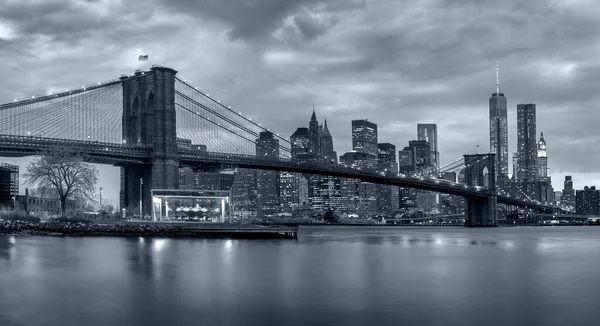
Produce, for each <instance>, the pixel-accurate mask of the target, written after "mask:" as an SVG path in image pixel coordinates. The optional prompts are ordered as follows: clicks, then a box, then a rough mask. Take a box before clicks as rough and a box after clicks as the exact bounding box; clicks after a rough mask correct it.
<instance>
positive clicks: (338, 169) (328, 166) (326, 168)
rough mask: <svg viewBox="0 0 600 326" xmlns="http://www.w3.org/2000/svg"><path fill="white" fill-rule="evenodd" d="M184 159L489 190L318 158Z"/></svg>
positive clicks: (183, 154) (206, 155)
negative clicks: (326, 161) (389, 173)
mask: <svg viewBox="0 0 600 326" xmlns="http://www.w3.org/2000/svg"><path fill="white" fill-rule="evenodd" d="M178 153H179V157H180V159H188V160H192V161H194V160H199V161H209V162H215V163H227V162H228V163H232V164H234V165H235V164H236V163H243V162H251V163H252V164H253V165H257V166H270V167H273V166H276V167H282V168H292V169H298V168H302V169H311V170H315V171H321V172H335V173H344V174H348V175H351V177H356V178H360V177H368V178H378V179H389V180H399V181H407V182H411V183H416V184H423V185H430V186H433V187H441V188H448V189H453V190H455V191H456V190H458V191H460V192H468V193H473V194H480V195H485V194H487V192H489V189H487V188H484V187H479V186H469V185H466V184H461V183H457V182H452V181H449V180H444V179H436V178H433V177H425V176H410V175H405V174H398V175H396V176H386V175H385V174H384V173H383V172H373V171H366V170H360V169H355V168H350V167H345V166H341V165H336V164H333V163H321V162H315V161H307V162H304V161H303V162H297V161H293V160H290V159H282V158H272V157H267V156H265V157H261V156H254V155H245V154H233V153H232V154H229V153H216V152H204V151H196V150H187V149H179V150H178Z"/></svg>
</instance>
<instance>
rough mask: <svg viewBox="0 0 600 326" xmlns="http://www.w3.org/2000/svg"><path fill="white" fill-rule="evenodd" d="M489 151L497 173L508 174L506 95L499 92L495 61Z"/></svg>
mask: <svg viewBox="0 0 600 326" xmlns="http://www.w3.org/2000/svg"><path fill="white" fill-rule="evenodd" d="M490 152H491V153H494V154H496V162H497V165H498V166H497V168H496V171H498V174H499V175H504V176H506V175H508V118H507V104H506V97H504V94H503V93H500V82H499V78H498V62H497V61H496V93H494V94H492V97H490Z"/></svg>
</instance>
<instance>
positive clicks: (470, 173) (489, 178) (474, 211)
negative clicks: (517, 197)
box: [464, 154, 498, 227]
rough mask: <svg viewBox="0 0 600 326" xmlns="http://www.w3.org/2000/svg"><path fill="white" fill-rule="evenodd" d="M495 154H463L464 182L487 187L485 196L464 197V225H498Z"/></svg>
mask: <svg viewBox="0 0 600 326" xmlns="http://www.w3.org/2000/svg"><path fill="white" fill-rule="evenodd" d="M495 156H496V154H473V155H464V159H465V184H467V185H470V186H480V187H485V188H487V189H489V191H490V193H489V195H487V196H469V197H466V198H465V203H466V207H465V212H466V218H465V226H466V227H490V226H498V217H497V212H498V209H497V206H498V201H497V194H496V157H495Z"/></svg>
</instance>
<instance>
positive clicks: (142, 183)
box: [140, 178, 144, 219]
mask: <svg viewBox="0 0 600 326" xmlns="http://www.w3.org/2000/svg"><path fill="white" fill-rule="evenodd" d="M142 185H144V179H143V178H140V219H141V218H142Z"/></svg>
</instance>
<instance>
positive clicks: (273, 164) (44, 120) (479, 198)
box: [0, 66, 556, 226]
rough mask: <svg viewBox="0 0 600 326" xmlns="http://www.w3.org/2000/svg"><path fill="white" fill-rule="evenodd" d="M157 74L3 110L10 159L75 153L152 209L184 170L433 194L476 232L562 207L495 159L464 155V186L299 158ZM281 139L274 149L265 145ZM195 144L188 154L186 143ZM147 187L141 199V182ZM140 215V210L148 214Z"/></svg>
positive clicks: (0, 124) (125, 196)
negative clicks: (456, 208)
mask: <svg viewBox="0 0 600 326" xmlns="http://www.w3.org/2000/svg"><path fill="white" fill-rule="evenodd" d="M176 75H177V71H175V70H173V69H171V68H167V67H161V66H153V67H152V69H151V70H150V71H136V72H135V74H133V75H131V76H127V75H122V76H121V77H120V78H119V79H116V80H111V81H107V82H98V83H96V84H92V85H84V86H81V87H78V88H76V89H67V90H64V91H59V92H53V93H48V94H43V95H38V96H31V97H30V98H25V99H13V100H10V101H8V102H4V103H1V104H0V156H5V157H21V156H30V155H38V154H41V153H44V152H45V151H48V150H68V151H73V152H77V153H81V154H82V155H84V156H85V157H86V158H87V159H88V160H89V161H91V162H94V163H99V164H112V165H115V166H119V167H120V168H121V192H120V205H121V207H132V206H134V207H135V206H136V205H139V204H138V203H139V202H140V198H141V199H142V202H143V207H142V210H143V212H144V213H149V212H151V210H152V200H151V190H152V189H178V188H179V168H180V167H182V166H187V167H191V168H193V169H195V170H207V169H217V170H218V169H222V168H230V167H239V168H251V169H262V170H274V171H287V172H300V173H310V174H320V175H328V176H336V177H344V178H352V179H359V180H362V181H365V182H371V183H376V184H385V185H393V186H399V187H405V188H415V189H423V190H430V191H435V192H440V193H446V194H451V195H457V196H462V197H464V198H465V199H466V225H467V226H494V225H497V216H496V214H497V213H496V212H497V204H498V203H500V204H506V205H513V206H519V207H527V208H533V209H536V210H540V211H544V210H546V211H547V210H554V209H556V207H553V206H550V205H546V204H544V203H541V202H538V201H535V200H532V199H531V198H529V197H527V196H526V195H525V194H522V196H516V197H515V196H510V194H509V192H508V191H506V189H503V188H502V187H501V186H498V185H497V182H496V180H497V176H496V168H495V166H496V163H495V157H494V154H473V155H464V157H462V158H461V159H459V160H457V161H455V162H453V163H451V164H450V165H449V166H447V167H446V168H443V169H441V170H440V171H450V170H456V169H459V168H460V169H461V170H462V171H464V175H465V180H464V183H458V182H454V181H448V180H444V179H441V178H438V177H436V176H423V175H405V174H394V175H389V174H385V173H383V172H377V171H367V170H361V169H359V168H352V167H347V166H343V165H339V164H335V163H333V162H331V161H327V160H314V161H309V162H306V161H302V162H299V161H296V160H294V159H292V155H291V153H292V147H293V145H292V144H291V143H290V141H289V139H288V138H286V137H281V136H280V135H279V134H277V133H275V132H271V130H270V129H268V128H266V127H265V126H262V125H261V124H260V123H257V122H256V121H252V119H251V118H249V117H247V116H244V115H243V114H242V112H238V111H234V110H233V109H232V108H231V107H230V106H227V105H225V104H223V103H221V102H220V101H219V100H216V99H214V98H213V97H211V96H210V95H209V94H207V93H205V92H203V91H201V90H199V89H198V88H196V87H193V86H192V85H190V84H189V83H188V82H187V81H186V80H182V79H180V78H179V77H177V76H176ZM264 133H268V134H269V135H272V137H273V141H272V142H271V144H275V145H274V146H271V145H270V146H266V145H265V144H263V143H261V142H260V141H259V137H260V136H261V134H264ZM182 139H186V140H188V141H191V144H192V145H191V146H181V145H180V144H179V140H182ZM140 179H143V180H144V185H145V187H144V188H143V189H142V190H140V187H139V180H140ZM138 208H139V206H138Z"/></svg>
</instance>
